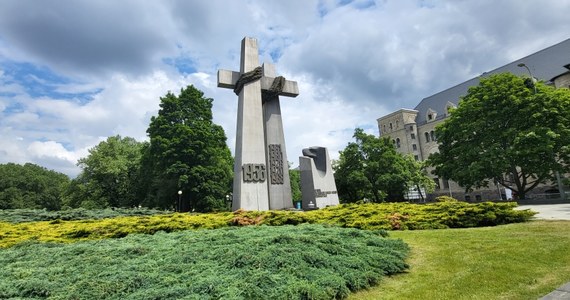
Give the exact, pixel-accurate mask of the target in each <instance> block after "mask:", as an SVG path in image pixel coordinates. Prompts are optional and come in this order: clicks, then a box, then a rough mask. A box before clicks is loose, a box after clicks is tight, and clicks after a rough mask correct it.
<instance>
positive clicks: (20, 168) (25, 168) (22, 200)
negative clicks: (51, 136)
mask: <svg viewBox="0 0 570 300" xmlns="http://www.w3.org/2000/svg"><path fill="white" fill-rule="evenodd" d="M69 180H70V179H69V177H67V175H65V174H62V173H59V172H56V171H52V170H48V169H46V168H44V167H41V166H38V165H35V164H31V163H27V164H25V165H18V164H14V163H8V164H1V165H0V209H15V208H30V209H38V208H45V209H48V210H59V209H60V208H61V205H62V200H63V197H64V192H65V189H66V188H67V185H68V184H69Z"/></svg>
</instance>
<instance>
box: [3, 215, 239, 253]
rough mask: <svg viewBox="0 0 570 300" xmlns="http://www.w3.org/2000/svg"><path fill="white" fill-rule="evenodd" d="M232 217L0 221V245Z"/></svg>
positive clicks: (203, 225)
mask: <svg viewBox="0 0 570 300" xmlns="http://www.w3.org/2000/svg"><path fill="white" fill-rule="evenodd" d="M101 212H103V211H101ZM103 213H104V212H103ZM231 220H232V214H231V213H217V214H195V215H190V214H180V213H175V214H162V215H153V216H126V217H114V218H106V219H100V220H94V219H82V220H74V221H63V220H60V219H56V220H52V221H42V222H30V223H17V224H11V223H3V222H0V247H11V246H13V245H16V244H20V243H22V242H26V241H41V242H58V243H74V242H78V241H81V240H100V239H109V238H121V237H125V236H127V235H130V234H136V233H146V234H154V233H156V232H159V231H165V232H175V231H183V230H190V229H212V228H221V227H228V226H229V225H230V224H231Z"/></svg>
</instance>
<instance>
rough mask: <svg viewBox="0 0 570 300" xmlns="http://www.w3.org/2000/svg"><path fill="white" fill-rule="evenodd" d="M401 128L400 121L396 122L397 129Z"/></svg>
mask: <svg viewBox="0 0 570 300" xmlns="http://www.w3.org/2000/svg"><path fill="white" fill-rule="evenodd" d="M398 128H400V121H398V120H396V129H398Z"/></svg>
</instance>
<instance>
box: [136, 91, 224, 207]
mask: <svg viewBox="0 0 570 300" xmlns="http://www.w3.org/2000/svg"><path fill="white" fill-rule="evenodd" d="M160 100H161V103H160V110H159V112H158V116H155V117H152V119H151V122H150V125H149V128H148V130H147V133H148V135H149V137H150V144H149V146H148V147H147V148H146V149H145V153H144V157H143V167H142V168H143V169H142V170H143V173H145V175H143V176H146V179H145V178H143V182H146V184H145V186H147V187H148V188H147V189H146V193H145V194H147V197H146V204H147V205H148V206H157V207H163V208H166V207H172V206H175V207H178V208H179V209H180V210H183V211H188V210H196V211H209V210H216V209H223V208H225V206H226V203H225V202H224V201H225V198H226V195H227V194H229V192H230V188H231V180H232V176H233V173H232V168H233V159H232V157H231V153H230V150H229V148H228V146H227V145H226V135H225V133H224V130H223V128H222V127H221V126H219V125H217V124H215V123H214V122H213V120H212V101H213V100H212V99H211V98H205V97H204V93H203V92H201V91H200V90H198V89H196V88H195V87H194V86H188V87H187V88H185V89H181V91H180V94H179V95H178V96H176V95H174V94H172V93H170V92H168V93H167V94H166V96H164V97H162V98H161V99H160ZM179 190H180V191H182V195H181V197H180V200H181V201H180V203H177V199H178V195H177V192H178V191H179Z"/></svg>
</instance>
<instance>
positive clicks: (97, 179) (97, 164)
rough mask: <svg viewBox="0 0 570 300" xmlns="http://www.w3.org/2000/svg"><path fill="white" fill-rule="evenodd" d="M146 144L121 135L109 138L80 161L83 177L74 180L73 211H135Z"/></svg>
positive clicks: (71, 188) (71, 203)
mask: <svg viewBox="0 0 570 300" xmlns="http://www.w3.org/2000/svg"><path fill="white" fill-rule="evenodd" d="M142 147H143V144H142V143H140V142H137V141H136V140H135V139H133V138H131V137H124V138H123V137H121V136H119V135H117V136H112V137H109V138H107V140H105V141H102V142H100V143H99V144H98V145H97V146H95V147H93V148H92V149H90V150H89V155H88V156H87V157H84V158H81V159H79V162H78V165H79V166H80V167H81V168H82V172H81V174H79V176H78V177H77V178H76V179H74V180H73V182H72V184H71V186H70V190H69V197H68V203H67V204H68V205H69V206H71V207H79V206H81V207H85V208H103V207H133V206H137V205H139V204H140V200H139V199H137V197H136V192H137V188H138V175H139V168H140V163H141V162H140V161H141V155H142V154H141V153H142V152H141V150H142Z"/></svg>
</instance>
